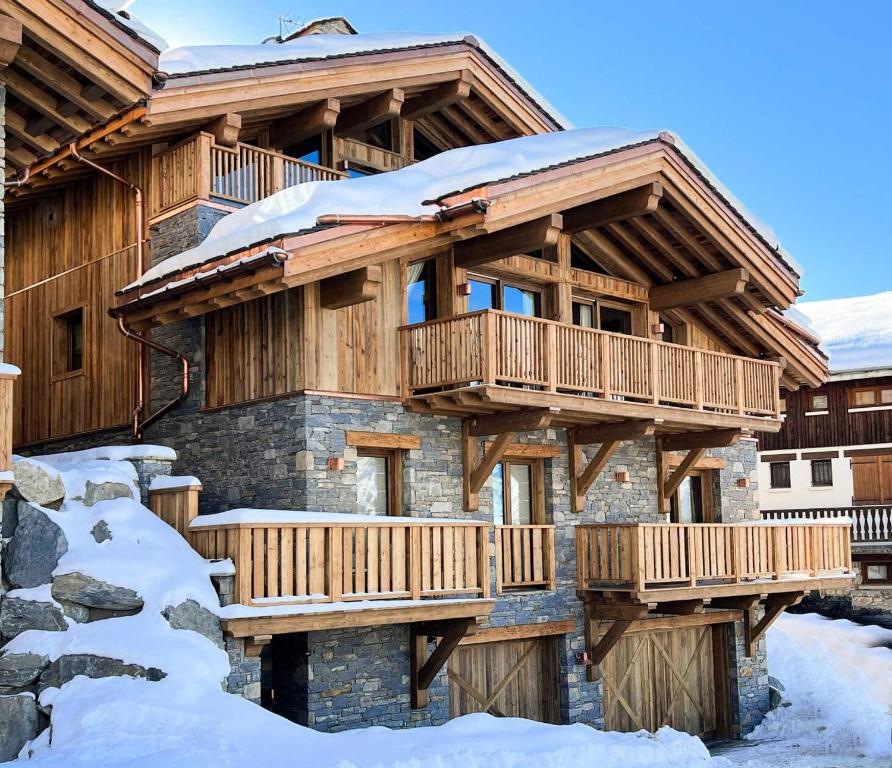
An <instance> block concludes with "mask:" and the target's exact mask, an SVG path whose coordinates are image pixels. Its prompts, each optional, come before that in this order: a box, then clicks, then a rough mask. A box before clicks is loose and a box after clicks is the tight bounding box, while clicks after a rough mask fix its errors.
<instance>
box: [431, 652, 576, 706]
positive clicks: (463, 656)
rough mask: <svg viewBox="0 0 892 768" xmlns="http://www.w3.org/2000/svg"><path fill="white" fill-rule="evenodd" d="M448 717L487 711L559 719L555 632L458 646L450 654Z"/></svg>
mask: <svg viewBox="0 0 892 768" xmlns="http://www.w3.org/2000/svg"><path fill="white" fill-rule="evenodd" d="M448 671H449V716H450V717H458V716H459V715H467V714H470V713H471V712H488V713H489V714H491V715H496V716H497V717H525V718H527V719H529V720H539V721H540V722H543V723H557V722H558V721H559V719H560V708H559V705H558V655H557V638H556V637H544V638H543V637H536V638H531V639H528V640H505V641H502V642H497V643H477V644H473V645H466V646H459V647H458V648H457V649H456V650H455V651H454V652H453V653H452V656H451V657H450V658H449V667H448Z"/></svg>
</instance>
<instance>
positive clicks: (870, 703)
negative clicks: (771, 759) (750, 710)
mask: <svg viewBox="0 0 892 768" xmlns="http://www.w3.org/2000/svg"><path fill="white" fill-rule="evenodd" d="M890 645H892V631H890V630H886V629H882V628H880V627H876V626H861V625H858V624H853V623H852V622H850V621H844V620H842V621H840V620H836V621H834V620H831V619H825V618H823V617H821V616H817V615H814V614H806V615H791V614H785V615H783V616H781V618H780V619H778V621H777V623H776V624H775V625H774V626H773V627H772V628H771V629H770V630H769V632H768V667H769V671H770V672H771V674H772V675H774V676H775V677H776V678H778V679H779V680H780V681H781V682H782V683H783V685H784V687H785V689H786V690H785V692H784V698H785V699H786V700H788V701H789V702H790V706H789V707H781V708H780V709H776V710H774V711H773V712H770V713H769V714H768V716H767V717H766V718H765V720H764V722H763V723H762V725H761V726H759V727H758V728H757V729H756V730H755V731H754V732H753V733H751V734H750V736H749V737H748V738H749V739H750V740H752V741H757V742H768V744H766V745H764V746H763V747H760V748H761V749H762V750H763V754H762V756H761V759H763V760H764V759H765V758H766V755H765V754H764V751H766V749H771V750H772V751H776V752H777V754H778V755H785V754H786V755H789V753H790V752H792V751H795V753H796V754H798V755H800V756H801V757H802V758H803V764H808V762H809V756H815V757H823V756H828V755H835V756H858V755H864V756H866V757H869V758H892V741H890V734H892V651H890V649H889V646H890ZM772 743H773V747H772V746H769V745H770V744H772ZM768 764H771V763H768ZM774 764H782V765H787V764H790V763H785V762H780V763H774Z"/></svg>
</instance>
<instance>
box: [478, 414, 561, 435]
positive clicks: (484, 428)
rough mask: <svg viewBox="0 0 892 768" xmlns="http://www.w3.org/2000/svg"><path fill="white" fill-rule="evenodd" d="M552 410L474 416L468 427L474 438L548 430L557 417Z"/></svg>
mask: <svg viewBox="0 0 892 768" xmlns="http://www.w3.org/2000/svg"><path fill="white" fill-rule="evenodd" d="M557 413H558V412H557V411H556V410H555V409H552V408H532V409H530V410H527V411H519V412H509V413H494V414H492V415H489V416H473V417H471V419H470V422H471V423H470V424H469V425H468V434H470V435H471V436H472V437H482V436H484V435H499V434H502V433H504V432H511V433H512V434H516V433H517V432H535V431H536V430H538V429H546V428H547V427H548V426H549V425H550V424H551V420H552V419H553V418H554V417H555V416H556V415H557Z"/></svg>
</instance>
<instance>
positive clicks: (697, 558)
mask: <svg viewBox="0 0 892 768" xmlns="http://www.w3.org/2000/svg"><path fill="white" fill-rule="evenodd" d="M576 556H577V574H578V582H579V587H580V589H589V588H592V587H595V586H599V587H600V586H608V585H609V587H610V588H611V589H633V590H643V589H645V588H652V587H657V588H658V587H660V586H667V585H689V586H692V587H693V586H699V585H704V584H707V583H721V582H740V581H744V580H750V579H761V578H772V579H779V578H781V577H783V576H790V575H801V576H803V577H816V576H818V575H828V574H833V573H842V572H846V571H850V570H851V567H852V555H851V546H850V540H849V526H848V524H839V525H836V524H832V523H821V524H818V523H811V524H809V523H790V524H788V525H784V524H781V523H777V524H765V523H734V524H721V523H717V524H672V523H628V524H621V523H613V524H611V523H608V524H600V525H580V526H577V528H576Z"/></svg>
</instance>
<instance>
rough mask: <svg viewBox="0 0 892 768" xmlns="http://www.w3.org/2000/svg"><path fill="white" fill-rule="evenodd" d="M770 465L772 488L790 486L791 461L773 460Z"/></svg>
mask: <svg viewBox="0 0 892 768" xmlns="http://www.w3.org/2000/svg"><path fill="white" fill-rule="evenodd" d="M769 466H770V468H771V487H772V488H789V487H790V462H789V461H772V462H771V464H770V465H769Z"/></svg>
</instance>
